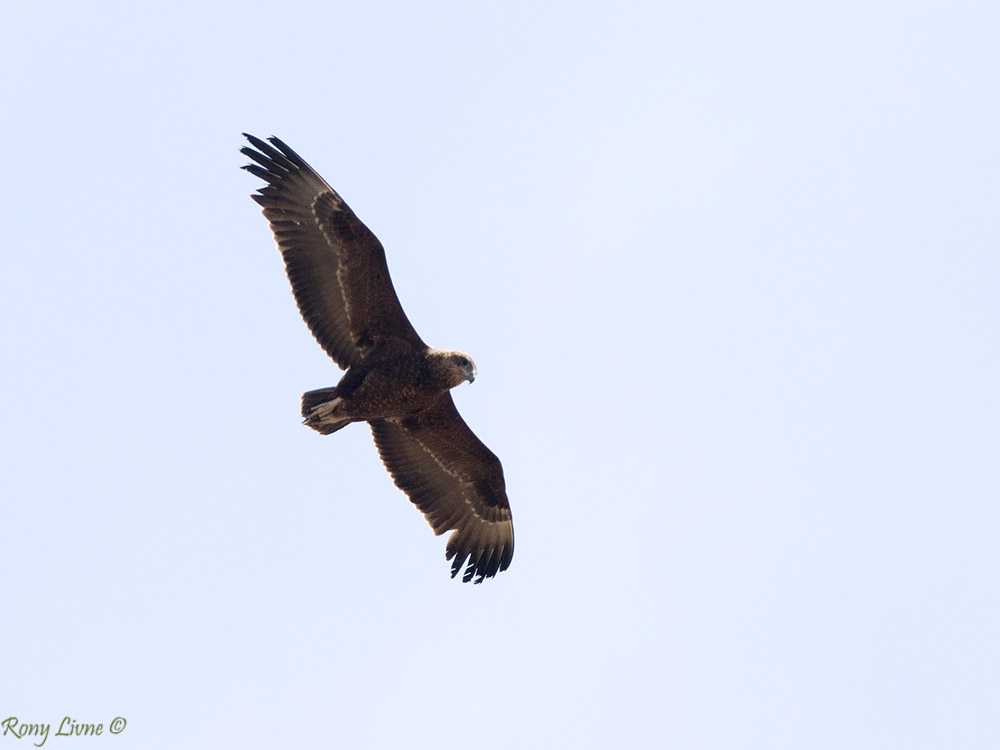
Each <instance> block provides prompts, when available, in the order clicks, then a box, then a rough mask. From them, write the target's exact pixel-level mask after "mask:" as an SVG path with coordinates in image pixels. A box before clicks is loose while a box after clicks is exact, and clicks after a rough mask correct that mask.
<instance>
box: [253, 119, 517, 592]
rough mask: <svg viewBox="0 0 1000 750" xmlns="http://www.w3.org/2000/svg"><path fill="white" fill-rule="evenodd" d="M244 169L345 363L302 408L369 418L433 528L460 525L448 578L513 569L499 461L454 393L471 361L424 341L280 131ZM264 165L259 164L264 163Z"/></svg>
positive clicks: (310, 313)
mask: <svg viewBox="0 0 1000 750" xmlns="http://www.w3.org/2000/svg"><path fill="white" fill-rule="evenodd" d="M246 137H247V139H248V140H249V141H250V143H251V144H253V146H254V147H255V148H256V150H254V149H251V148H246V147H245V148H243V149H242V152H243V153H244V154H246V155H247V156H249V157H250V158H251V159H253V160H254V161H255V162H257V164H249V165H247V166H246V167H244V168H245V169H247V170H248V171H250V172H252V173H253V174H255V175H257V176H258V177H260V178H261V179H263V180H265V181H266V182H267V183H268V184H267V185H265V186H264V187H263V188H261V189H260V190H259V193H258V194H257V195H254V196H253V198H254V200H256V201H257V202H258V203H259V204H260V205H262V206H263V207H264V212H263V213H264V216H265V217H267V220H268V221H269V222H270V224H271V229H272V231H273V232H274V237H275V240H276V241H277V243H278V247H279V249H280V250H281V254H282V256H283V258H284V260H285V268H286V271H287V273H288V278H289V281H291V284H292V291H293V292H294V294H295V299H296V302H297V303H298V306H299V310H300V312H301V313H302V317H303V319H304V320H305V321H306V323H307V324H308V326H309V328H310V330H311V331H312V332H313V335H314V336H315V337H316V340H317V341H318V342H319V343H320V345H321V346H322V347H323V348H324V349H325V350H326V352H327V353H328V354H329V355H330V356H331V357H332V358H333V360H334V361H335V362H336V363H337V364H338V365H340V366H341V367H342V368H344V369H345V370H346V372H345V373H344V375H343V377H342V378H341V379H340V382H339V383H338V384H337V385H336V386H335V387H332V388H320V389H318V390H315V391H309V392H308V393H306V394H304V395H303V396H302V416H303V417H305V422H306V424H307V425H309V426H310V427H312V428H313V429H314V430H316V431H317V432H321V433H323V434H329V433H332V432H336V431H337V430H339V429H341V428H343V427H346V426H347V425H348V424H350V423H351V422H361V421H365V422H368V423H369V425H370V426H371V430H372V435H373V436H374V438H375V444H376V446H377V447H378V451H379V455H380V456H381V458H382V461H383V463H384V464H385V466H386V468H387V469H388V470H389V472H390V473H391V474H392V477H393V479H394V480H395V482H396V485H397V486H398V487H399V488H400V489H402V490H403V491H404V492H406V493H407V495H409V497H410V500H412V501H413V503H414V504H415V505H416V506H417V507H418V508H420V510H421V511H423V513H424V515H425V516H426V518H427V520H428V522H429V523H430V524H431V527H432V528H433V529H434V532H435V533H436V534H442V533H444V532H445V531H449V530H454V533H453V534H452V535H451V537H450V539H449V540H448V548H447V557H448V559H449V560H453V563H452V576H455V575H456V574H457V573H458V572H459V571H460V570H461V569H462V567H463V566H465V565H467V566H466V569H465V572H464V574H463V577H462V580H464V581H470V580H473V579H475V582H476V583H481V582H482V581H483V579H484V578H488V577H492V576H494V575H496V574H497V573H498V572H499V571H502V570H506V569H507V567H508V566H509V565H510V562H511V558H512V556H513V554H514V528H513V524H512V522H511V514H510V506H509V504H508V502H507V493H506V489H505V487H504V479H503V469H502V468H501V466H500V461H499V459H498V458H497V457H496V456H495V455H494V454H493V452H492V451H490V449H489V448H487V447H486V446H485V445H484V444H483V443H482V441H480V440H479V438H477V437H476V435H475V434H474V433H473V432H472V430H470V429H469V427H468V425H466V424H465V421H464V420H463V419H462V417H461V416H460V415H459V413H458V410H457V409H456V408H455V404H454V401H452V398H451V394H450V392H449V391H450V390H451V389H452V388H454V387H455V386H457V385H459V384H461V383H462V382H464V381H466V380H468V381H470V382H471V381H472V380H474V379H475V375H476V368H475V364H474V363H473V362H472V358H471V357H469V356H468V355H467V354H463V353H462V352H454V351H442V350H439V349H433V348H431V347H429V346H427V345H426V344H425V343H424V342H423V341H422V340H421V338H420V337H419V336H418V335H417V332H416V331H415V330H414V328H413V326H412V325H411V324H410V322H409V320H408V319H407V318H406V315H405V313H404V312H403V308H402V306H401V305H400V304H399V299H398V298H397V297H396V292H395V290H394V289H393V286H392V281H391V280H390V278H389V270H388V266H387V265H386V262H385V251H384V250H383V249H382V245H381V243H379V241H378V239H377V238H376V237H375V235H374V234H372V233H371V231H369V229H368V228H367V227H366V226H365V225H364V224H362V223H361V221H360V220H359V219H358V218H357V216H355V215H354V212H353V211H351V209H350V208H349V207H348V206H347V204H346V203H344V201H343V199H342V198H341V197H340V196H339V195H337V193H336V192H335V191H334V190H333V189H332V188H331V187H330V186H329V185H327V184H326V182H324V180H323V179H322V178H321V177H320V176H319V175H318V174H317V173H316V172H315V171H314V170H313V169H312V168H311V167H310V166H309V165H308V164H306V163H305V161H303V160H302V158H301V157H299V156H298V154H296V153H295V152H294V151H292V150H291V149H290V148H289V147H288V146H286V145H285V144H284V143H282V142H281V141H280V140H278V139H277V138H270V139H269V140H270V144H271V145H269V144H268V143H265V142H264V141H261V140H260V139H258V138H254V137H253V136H250V135H247V136H246ZM258 165H259V166H258Z"/></svg>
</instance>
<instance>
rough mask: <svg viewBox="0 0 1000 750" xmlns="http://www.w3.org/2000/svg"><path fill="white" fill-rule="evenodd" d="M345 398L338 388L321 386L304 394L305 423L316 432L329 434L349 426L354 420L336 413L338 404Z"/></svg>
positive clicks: (303, 410) (303, 413)
mask: <svg viewBox="0 0 1000 750" xmlns="http://www.w3.org/2000/svg"><path fill="white" fill-rule="evenodd" d="M343 400H344V399H343V398H341V397H340V396H338V395H337V389H336V388H319V389H317V390H315V391H307V392H306V393H303V394H302V416H303V417H305V423H306V424H307V425H309V426H310V427H312V428H313V429H314V430H316V432H319V433H322V434H324V435H329V434H330V433H331V432H336V431H337V430H340V429H343V428H344V427H347V425H349V424H350V423H351V422H353V421H354V420H353V419H351V418H350V417H343V416H340V415H339V414H337V413H336V411H337V405H338V404H340V402H341V401H343Z"/></svg>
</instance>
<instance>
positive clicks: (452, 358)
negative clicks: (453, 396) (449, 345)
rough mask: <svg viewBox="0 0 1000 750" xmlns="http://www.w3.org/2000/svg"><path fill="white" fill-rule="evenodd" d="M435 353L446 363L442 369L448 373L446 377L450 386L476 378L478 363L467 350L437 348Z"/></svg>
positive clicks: (443, 363)
mask: <svg viewBox="0 0 1000 750" xmlns="http://www.w3.org/2000/svg"><path fill="white" fill-rule="evenodd" d="M433 355H434V356H435V357H436V358H438V359H439V361H440V362H441V363H442V365H444V367H443V368H442V369H443V370H444V371H445V372H446V373H447V374H446V376H445V377H446V380H447V381H448V387H449V388H454V387H455V386H456V385H461V384H462V383H464V382H465V381H466V380H468V381H469V382H470V383H471V382H472V381H473V380H475V379H476V363H475V362H473V361H472V357H470V356H469V355H468V354H466V353H465V352H453V351H441V350H435V351H434V352H433Z"/></svg>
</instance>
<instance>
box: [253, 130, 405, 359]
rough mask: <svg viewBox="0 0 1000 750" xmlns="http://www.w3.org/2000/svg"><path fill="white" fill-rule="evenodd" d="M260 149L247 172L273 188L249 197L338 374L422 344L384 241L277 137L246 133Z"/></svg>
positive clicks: (300, 303) (262, 190)
mask: <svg viewBox="0 0 1000 750" xmlns="http://www.w3.org/2000/svg"><path fill="white" fill-rule="evenodd" d="M243 135H245V136H246V138H247V140H249V141H250V143H251V144H253V146H254V148H255V149H256V151H255V150H254V149H252V148H249V147H244V148H242V149H241V152H242V153H243V154H245V155H246V156H249V157H250V158H251V159H253V160H254V161H255V162H257V163H256V164H248V165H246V166H245V167H244V169H246V170H247V171H249V172H251V173H252V174H255V175H256V176H257V177H260V178H261V179H262V180H264V181H265V182H267V183H268V184H267V185H265V186H264V187H262V188H261V189H260V190H259V191H258V192H257V194H256V195H254V196H252V197H253V199H254V200H255V201H257V202H258V203H259V204H260V205H261V206H263V207H264V216H266V217H267V220H268V221H269V222H270V223H271V231H272V232H274V239H275V240H276V241H277V243H278V249H280V250H281V255H282V256H283V257H284V259H285V270H286V271H287V273H288V280H289V281H290V282H291V283H292V290H293V292H294V293H295V301H296V302H297V303H298V305H299V311H300V312H301V313H302V317H303V319H305V321H306V324H307V325H308V326H309V330H311V331H312V333H313V336H315V337H316V340H317V341H318V342H319V343H320V346H322V347H323V349H325V350H326V352H327V354H329V355H330V356H331V357H333V360H334V361H335V362H336V363H337V364H338V365H340V367H341V368H343V369H347V368H348V367H350V366H352V365H356V364H358V363H359V362H360V361H361V360H362V359H364V357H365V356H366V355H367V354H368V352H370V351H371V350H372V349H374V348H375V347H377V346H378V345H380V344H382V343H384V342H386V341H389V340H393V339H394V340H396V342H401V343H403V344H404V345H406V346H407V347H411V348H419V349H422V348H424V346H425V344H424V342H423V341H421V340H420V336H418V335H417V332H416V331H415V330H414V329H413V326H412V325H411V324H410V321H409V320H407V318H406V314H405V313H404V312H403V308H402V306H401V305H400V304H399V298H398V297H397V296H396V290H395V289H393V287H392V280H391V279H390V278H389V268H388V266H387V265H386V262H385V250H383V249H382V243H380V242H379V241H378V238H377V237H375V235H374V234H372V232H371V230H369V229H368V227H366V226H365V225H364V224H362V223H361V220H360V219H358V217H357V216H355V215H354V212H353V211H352V210H351V209H350V208H349V207H348V205H347V204H346V203H344V200H343V199H342V198H341V197H340V196H339V195H337V193H336V191H334V189H333V188H331V187H330V186H329V185H327V184H326V182H325V181H324V180H323V178H322V177H320V176H319V175H318V174H316V171H315V170H314V169H313V168H312V167H310V166H309V165H308V164H306V163H305V161H303V159H302V157H300V156H299V155H298V154H296V153H295V152H294V151H292V149H290V148H289V147H288V146H286V145H285V144H284V143H282V142H281V141H280V140H279V139H277V138H269V139H268V140H269V141H270V145H268V144H267V143H265V142H264V141H262V140H260V139H259V138H255V137H254V136H252V135H247V134H246V133H244V134H243Z"/></svg>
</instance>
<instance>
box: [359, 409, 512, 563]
mask: <svg viewBox="0 0 1000 750" xmlns="http://www.w3.org/2000/svg"><path fill="white" fill-rule="evenodd" d="M370 424H371V427H372V435H374V436H375V444H376V445H377V446H378V452H379V455H380V456H381V457H382V462H383V463H384V464H385V466H386V468H387V469H388V470H389V473H390V474H392V478H393V480H395V482H396V486H397V487H399V488H400V489H401V490H403V491H404V492H405V493H406V494H407V495H409V496H410V500H412V501H413V503H414V504H415V505H416V506H417V507H418V508H420V510H421V511H422V512H423V514H424V516H425V517H426V518H427V521H428V523H430V525H431V528H433V529H434V533H435V534H443V533H444V532H446V531H449V530H451V529H454V530H455V533H453V534H452V535H451V537H450V538H449V539H448V548H447V553H446V554H447V558H448V559H449V560H453V562H452V565H451V576H452V578H454V577H455V576H456V575H457V574H458V572H459V571H460V570H461V569H462V566H463V565H466V561H468V565H467V567H466V568H465V573H464V575H463V576H462V580H463V581H466V582H468V581H471V580H472V579H473V578H475V582H476V583H482V582H483V579H485V578H490V577H492V576H495V575H496V574H497V573H499V572H500V571H502V570H507V568H508V566H509V565H510V561H511V558H512V557H513V556H514V525H513V523H512V521H511V514H510V505H509V504H508V503H507V492H506V490H505V489H504V481H503V468H502V467H501V466H500V459H498V458H497V457H496V456H495V455H494V454H493V452H492V451H491V450H490V449H489V448H487V447H486V446H485V445H484V444H483V442H482V441H481V440H480V439H479V438H477V437H476V435H475V433H474V432H473V431H472V430H470V429H469V426H468V425H467V424H466V423H465V420H463V419H462V417H461V415H460V414H459V413H458V409H456V408H455V402H454V401H453V400H452V398H451V394H450V393H445V394H444V395H443V396H442V397H441V399H440V401H438V403H437V404H436V405H435V406H432V407H430V408H429V409H425V410H424V411H420V412H417V413H416V414H413V415H410V416H408V417H398V418H392V419H375V420H372V421H371V423H370Z"/></svg>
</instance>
